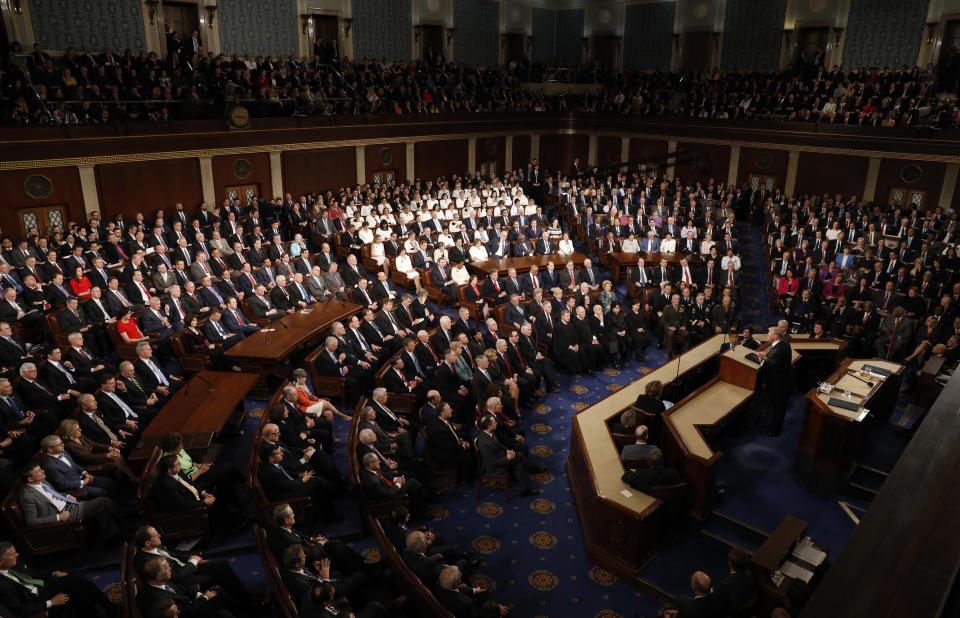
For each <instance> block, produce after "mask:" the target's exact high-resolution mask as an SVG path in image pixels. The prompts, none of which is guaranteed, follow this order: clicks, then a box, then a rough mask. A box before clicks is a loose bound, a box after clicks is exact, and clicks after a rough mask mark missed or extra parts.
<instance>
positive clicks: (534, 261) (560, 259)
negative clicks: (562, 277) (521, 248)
mask: <svg viewBox="0 0 960 618" xmlns="http://www.w3.org/2000/svg"><path fill="white" fill-rule="evenodd" d="M585 259H587V256H585V255H583V254H582V253H571V254H569V255H560V254H559V253H551V254H550V255H529V256H527V257H514V258H503V259H501V260H484V261H482V262H467V268H469V269H470V272H472V273H474V274H476V275H477V276H478V277H480V278H481V279H483V278H484V277H489V276H490V273H492V272H493V271H497V272H498V273H500V276H501V277H502V276H503V275H505V274H507V270H508V269H510V268H516V269H517V274H518V275H522V274H524V273H528V272H530V267H531V266H536V267H537V268H538V269H540V270H544V269H546V267H547V262H553V263H554V265H556V267H557V273H559V272H560V271H562V270H563V269H564V268H566V266H565V265H566V263H567V262H573V263H574V265H575V266H576V267H577V268H582V267H583V261H584V260H585Z"/></svg>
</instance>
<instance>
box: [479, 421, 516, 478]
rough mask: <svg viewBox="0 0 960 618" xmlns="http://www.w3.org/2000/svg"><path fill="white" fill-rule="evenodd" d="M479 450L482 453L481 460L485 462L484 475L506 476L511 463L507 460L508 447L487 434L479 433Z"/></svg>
mask: <svg viewBox="0 0 960 618" xmlns="http://www.w3.org/2000/svg"><path fill="white" fill-rule="evenodd" d="M477 450H479V451H480V459H481V460H482V461H483V473H484V474H487V475H489V476H496V475H499V474H506V472H507V467H508V465H509V461H508V460H507V447H505V446H504V445H503V443H501V442H499V441H497V440H496V439H495V438H493V437H491V436H490V435H489V434H487V432H485V431H481V432H479V433H477Z"/></svg>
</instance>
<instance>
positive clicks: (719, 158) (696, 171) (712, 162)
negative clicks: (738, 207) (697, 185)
mask: <svg viewBox="0 0 960 618" xmlns="http://www.w3.org/2000/svg"><path fill="white" fill-rule="evenodd" d="M677 149H678V150H685V151H687V153H686V154H683V155H680V156H679V157H677V159H676V163H675V165H674V173H675V174H676V175H678V176H680V178H681V179H683V181H684V182H686V183H690V184H692V183H694V182H696V181H700V182H701V183H704V185H705V184H706V183H707V181H709V180H710V179H711V178H712V179H713V180H714V181H719V182H724V183H725V182H726V181H727V172H728V171H729V168H730V148H729V147H728V146H716V145H713V144H696V143H692V142H677Z"/></svg>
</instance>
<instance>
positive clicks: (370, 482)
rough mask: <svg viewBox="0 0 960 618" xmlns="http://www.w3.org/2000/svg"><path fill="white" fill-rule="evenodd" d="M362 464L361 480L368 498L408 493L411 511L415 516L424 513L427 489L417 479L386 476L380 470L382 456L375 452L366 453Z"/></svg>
mask: <svg viewBox="0 0 960 618" xmlns="http://www.w3.org/2000/svg"><path fill="white" fill-rule="evenodd" d="M361 464H362V465H363V470H362V471H361V472H360V482H361V484H362V485H363V492H364V494H366V495H367V497H368V498H373V499H384V498H391V497H393V496H396V495H399V494H401V493H402V494H406V495H407V496H408V497H409V498H410V512H412V513H414V516H415V517H422V516H423V515H424V513H425V507H426V499H427V490H426V489H424V487H423V485H421V484H420V482H419V481H418V480H417V479H413V478H411V479H407V478H406V477H405V476H403V475H401V476H393V475H392V474H389V473H388V474H387V475H386V476H385V475H384V474H382V473H381V471H380V458H379V457H377V456H376V455H375V454H374V453H367V454H366V455H364V456H363V459H362V461H361Z"/></svg>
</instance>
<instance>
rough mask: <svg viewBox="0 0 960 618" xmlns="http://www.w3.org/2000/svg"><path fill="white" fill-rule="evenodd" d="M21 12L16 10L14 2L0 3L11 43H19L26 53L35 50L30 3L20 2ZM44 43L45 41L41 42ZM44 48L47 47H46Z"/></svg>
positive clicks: (10, 0) (21, 0)
mask: <svg viewBox="0 0 960 618" xmlns="http://www.w3.org/2000/svg"><path fill="white" fill-rule="evenodd" d="M18 5H19V7H20V12H19V13H18V12H17V11H15V10H14V3H13V1H12V0H7V1H6V2H0V11H2V12H3V21H4V22H5V23H6V25H7V26H8V29H7V35H8V36H10V40H11V41H19V42H20V47H21V48H22V49H23V51H25V52H29V51H31V50H32V49H33V43H34V38H33V24H32V23H31V22H30V3H29V2H27V1H26V0H20V2H19V3H18ZM40 43H43V41H40ZM44 47H47V46H46V45H44Z"/></svg>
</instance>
